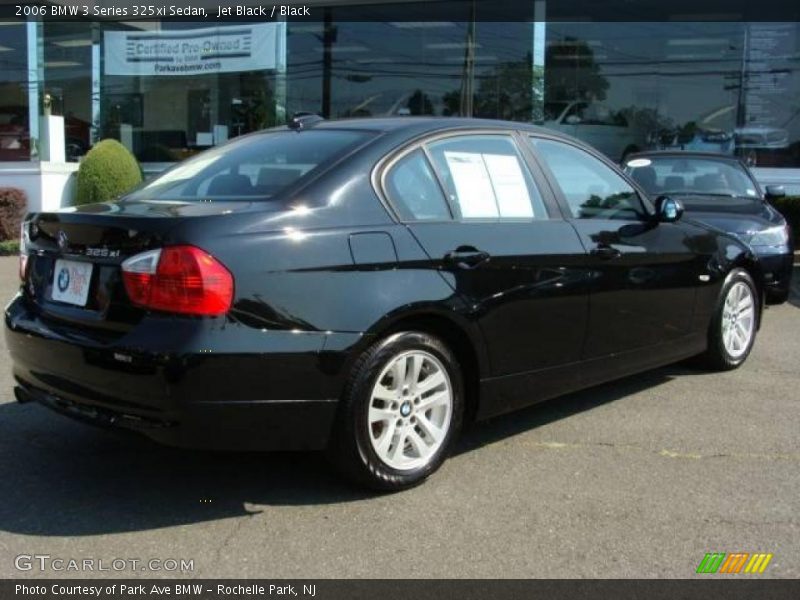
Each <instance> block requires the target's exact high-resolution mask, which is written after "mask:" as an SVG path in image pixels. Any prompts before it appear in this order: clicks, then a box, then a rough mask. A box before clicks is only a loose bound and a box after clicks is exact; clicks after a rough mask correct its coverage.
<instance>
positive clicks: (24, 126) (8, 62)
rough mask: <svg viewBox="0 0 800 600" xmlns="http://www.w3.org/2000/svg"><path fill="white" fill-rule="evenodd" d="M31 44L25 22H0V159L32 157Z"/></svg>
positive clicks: (11, 159) (26, 158)
mask: <svg viewBox="0 0 800 600" xmlns="http://www.w3.org/2000/svg"><path fill="white" fill-rule="evenodd" d="M30 157H31V136H30V128H29V116H28V45H27V26H26V23H25V21H19V20H15V21H2V22H0V161H19V160H29V159H30Z"/></svg>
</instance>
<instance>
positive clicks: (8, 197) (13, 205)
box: [0, 188, 28, 240]
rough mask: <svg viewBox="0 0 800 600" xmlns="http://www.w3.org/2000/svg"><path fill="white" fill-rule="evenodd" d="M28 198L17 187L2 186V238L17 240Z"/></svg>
mask: <svg viewBox="0 0 800 600" xmlns="http://www.w3.org/2000/svg"><path fill="white" fill-rule="evenodd" d="M27 206H28V199H27V198H26V196H25V192H23V191H22V190H18V189H17V188H0V240H17V239H18V238H19V224H20V223H22V219H23V218H24V217H25V211H26V210H27Z"/></svg>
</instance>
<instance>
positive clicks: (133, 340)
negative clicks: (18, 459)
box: [5, 297, 360, 450]
mask: <svg viewBox="0 0 800 600" xmlns="http://www.w3.org/2000/svg"><path fill="white" fill-rule="evenodd" d="M5 325H6V327H5V335H6V343H7V346H8V349H9V352H10V354H11V359H12V363H13V373H14V377H15V380H16V382H17V386H18V387H17V391H16V393H17V397H18V399H19V400H21V401H35V402H38V403H40V404H42V405H45V406H47V407H49V408H51V409H53V410H55V411H57V412H59V413H61V414H64V415H67V416H70V417H74V418H77V419H79V420H82V421H88V422H91V423H95V424H99V425H104V426H109V427H113V428H120V429H127V430H132V431H136V432H139V433H142V434H144V435H146V436H148V437H150V438H152V439H154V440H156V441H158V442H162V443H165V444H169V445H174V446H181V447H193V448H205V449H219V450H312V449H320V448H324V447H325V446H326V444H327V442H328V438H329V436H330V431H331V427H332V424H333V421H334V417H335V413H336V408H337V398H338V396H339V390H340V389H341V381H342V374H341V372H342V371H343V369H344V368H345V365H346V364H347V362H348V361H347V357H348V356H349V353H350V350H351V348H352V346H353V345H354V344H357V343H358V342H359V338H360V336H357V335H352V334H336V333H329V332H326V333H322V332H311V333H299V334H298V333H292V332H288V331H263V330H260V329H258V330H256V329H253V328H251V327H247V326H245V325H241V324H238V323H231V322H226V323H225V324H224V325H220V323H215V322H213V321H212V320H203V319H174V318H159V317H153V318H149V317H148V318H147V319H144V320H143V321H142V322H141V323H140V324H139V325H137V327H136V328H135V330H134V331H132V332H130V333H128V334H124V335H121V336H120V337H119V338H118V339H116V340H115V341H112V342H108V341H105V342H99V341H97V340H95V339H91V338H89V337H87V336H86V334H85V333H81V332H79V331H76V330H70V329H67V328H65V327H64V326H62V325H60V324H54V323H49V322H47V321H46V320H44V319H42V318H40V317H39V316H36V315H35V314H33V313H32V312H31V311H30V310H29V307H28V306H27V303H26V302H25V300H24V299H23V298H21V297H17V298H15V299H14V300H13V301H12V302H11V304H9V306H8V307H7V308H6V313H5Z"/></svg>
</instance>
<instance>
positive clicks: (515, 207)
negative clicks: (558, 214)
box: [428, 135, 547, 220]
mask: <svg viewBox="0 0 800 600" xmlns="http://www.w3.org/2000/svg"><path fill="white" fill-rule="evenodd" d="M428 148H429V150H430V153H431V157H432V159H433V161H434V163H435V166H436V170H437V172H438V174H439V175H440V176H441V178H442V184H443V185H444V188H445V191H446V192H447V194H448V196H449V200H450V203H451V205H452V206H453V207H454V210H457V211H458V213H459V214H458V217H459V218H461V219H464V220H469V219H546V218H547V212H546V210H545V207H544V203H543V202H542V197H541V195H540V194H539V190H538V189H537V188H536V185H535V184H534V182H533V178H532V177H531V175H530V173H529V172H528V168H527V166H526V165H525V163H524V162H523V160H522V157H521V156H520V154H519V150H518V149H517V145H516V144H515V143H514V140H513V139H511V138H510V137H508V136H505V135H464V136H459V137H455V138H447V139H444V140H441V141H438V142H433V143H431V144H430V145H429V146H428Z"/></svg>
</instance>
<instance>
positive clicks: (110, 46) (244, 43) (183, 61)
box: [104, 23, 286, 76]
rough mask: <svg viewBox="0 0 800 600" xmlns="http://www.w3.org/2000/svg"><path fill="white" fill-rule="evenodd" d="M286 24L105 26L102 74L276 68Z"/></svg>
mask: <svg viewBox="0 0 800 600" xmlns="http://www.w3.org/2000/svg"><path fill="white" fill-rule="evenodd" d="M285 27H286V24H285V23H253V24H243V25H231V26H220V27H205V28H203V29H183V30H157V31H106V32H105V37H104V46H105V74H106V75H139V76H148V75H200V74H203V73H235V72H239V71H258V70H261V69H276V68H278V67H280V66H281V65H282V64H283V63H284V48H285V39H284V37H285V36H284V34H285Z"/></svg>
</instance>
